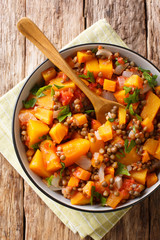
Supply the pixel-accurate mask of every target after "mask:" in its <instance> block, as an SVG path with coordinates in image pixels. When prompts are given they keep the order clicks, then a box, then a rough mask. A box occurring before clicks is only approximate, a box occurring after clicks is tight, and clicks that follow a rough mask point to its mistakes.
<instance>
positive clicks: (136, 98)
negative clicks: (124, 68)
mask: <svg viewBox="0 0 160 240" xmlns="http://www.w3.org/2000/svg"><path fill="white" fill-rule="evenodd" d="M139 93H140V90H139V89H138V88H136V89H135V90H134V93H133V94H129V97H127V98H124V102H125V103H127V107H126V108H129V106H130V104H131V103H136V102H138V101H139Z"/></svg>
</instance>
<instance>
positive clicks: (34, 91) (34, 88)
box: [30, 84, 39, 96]
mask: <svg viewBox="0 0 160 240" xmlns="http://www.w3.org/2000/svg"><path fill="white" fill-rule="evenodd" d="M38 89H39V86H38V85H37V84H36V85H35V86H34V87H33V88H32V89H31V91H30V92H31V93H32V94H33V95H34V96H36V93H37V91H38Z"/></svg>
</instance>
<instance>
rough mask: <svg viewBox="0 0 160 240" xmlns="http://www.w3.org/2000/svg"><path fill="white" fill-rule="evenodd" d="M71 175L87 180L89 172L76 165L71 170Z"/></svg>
mask: <svg viewBox="0 0 160 240" xmlns="http://www.w3.org/2000/svg"><path fill="white" fill-rule="evenodd" d="M73 175H74V176H75V177H77V178H79V179H82V180H85V181H88V180H89V179H90V176H91V172H89V171H86V170H84V169H83V168H80V167H77V168H76V170H75V171H74V172H73Z"/></svg>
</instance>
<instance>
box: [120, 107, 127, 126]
mask: <svg viewBox="0 0 160 240" xmlns="http://www.w3.org/2000/svg"><path fill="white" fill-rule="evenodd" d="M118 120H119V124H120V125H121V124H125V123H126V109H125V108H121V107H119V109H118Z"/></svg>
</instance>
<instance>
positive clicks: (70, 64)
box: [65, 56, 74, 68]
mask: <svg viewBox="0 0 160 240" xmlns="http://www.w3.org/2000/svg"><path fill="white" fill-rule="evenodd" d="M65 60H66V62H67V63H68V65H69V66H70V67H71V68H73V67H74V62H73V59H72V57H70V56H69V57H67V58H66V59H65Z"/></svg>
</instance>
